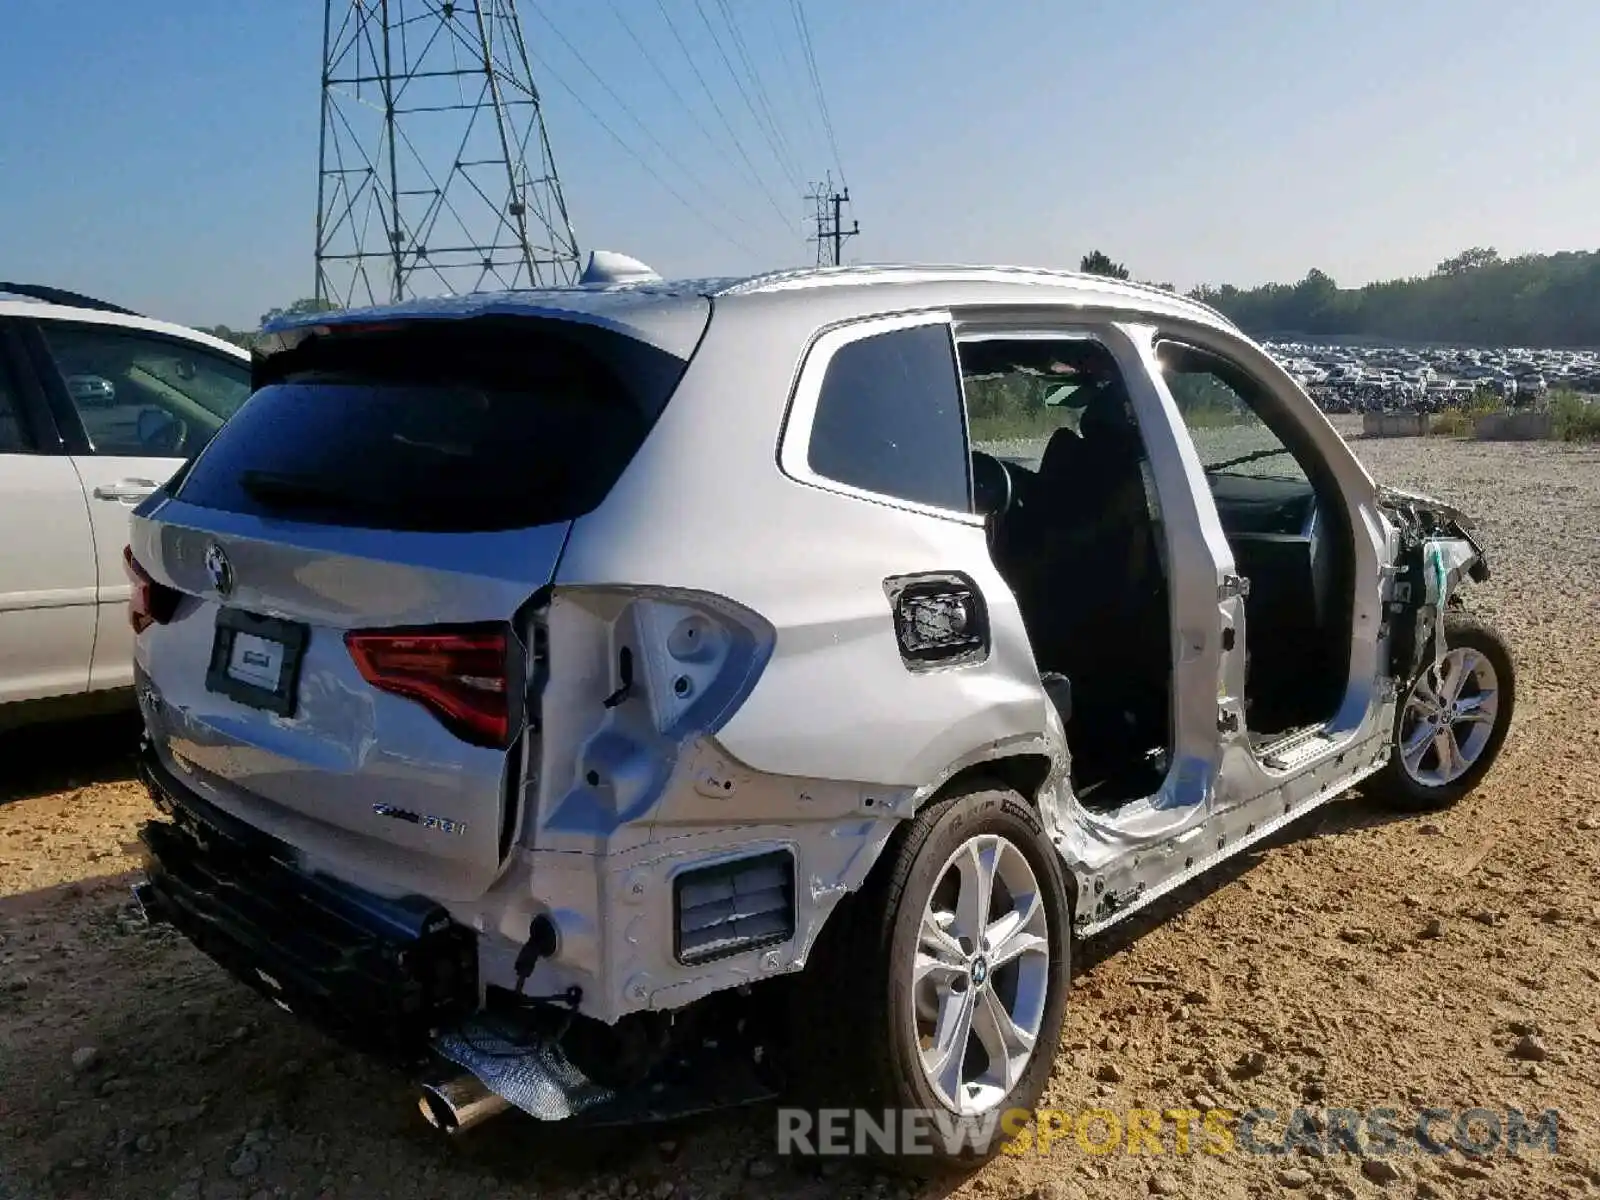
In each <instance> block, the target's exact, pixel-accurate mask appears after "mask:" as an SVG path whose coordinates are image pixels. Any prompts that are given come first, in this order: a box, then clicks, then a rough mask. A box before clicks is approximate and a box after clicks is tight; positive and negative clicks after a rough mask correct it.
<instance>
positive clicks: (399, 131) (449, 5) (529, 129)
mask: <svg viewBox="0 0 1600 1200" xmlns="http://www.w3.org/2000/svg"><path fill="white" fill-rule="evenodd" d="M326 5H327V7H326V9H325V11H324V17H323V36H322V46H323V49H322V146H321V151H320V154H319V158H320V163H319V174H318V180H317V251H316V258H317V286H316V295H317V299H318V300H321V301H323V302H324V303H329V304H334V305H340V306H344V307H350V306H355V305H362V304H374V303H382V302H385V301H389V300H403V299H406V298H408V297H411V296H427V295H439V294H457V295H459V294H462V293H466V292H477V291H487V290H493V289H498V288H526V287H540V286H553V285H557V284H563V283H570V282H572V281H573V280H574V279H576V278H577V275H578V271H579V262H578V244H577V239H576V237H575V235H574V234H573V232H572V222H571V221H570V220H569V218H568V216H567V205H566V201H565V199H564V198H563V197H562V194H561V181H560V179H559V178H557V176H556V166H555V160H554V158H553V157H552V155H551V153H550V140H549V138H548V136H547V135H546V132H545V125H544V116H543V113H542V110H541V106H540V99H539V90H538V88H537V87H535V86H534V82H533V73H532V71H531V70H530V68H529V66H528V48H527V45H526V43H525V42H524V41H523V38H522V27H521V23H520V22H519V21H518V19H517V9H516V0H326Z"/></svg>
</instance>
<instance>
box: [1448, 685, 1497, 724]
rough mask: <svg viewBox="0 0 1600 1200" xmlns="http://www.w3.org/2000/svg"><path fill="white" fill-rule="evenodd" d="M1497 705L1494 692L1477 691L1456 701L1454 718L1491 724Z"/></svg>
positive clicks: (1474, 722)
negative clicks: (1474, 694)
mask: <svg viewBox="0 0 1600 1200" xmlns="http://www.w3.org/2000/svg"><path fill="white" fill-rule="evenodd" d="M1499 707H1500V706H1499V703H1498V702H1497V698H1496V695H1495V693H1494V692H1492V691H1483V692H1479V693H1478V694H1477V695H1476V696H1466V697H1463V698H1462V699H1460V700H1457V701H1456V720H1457V721H1466V722H1469V723H1473V724H1486V725H1492V724H1493V723H1494V718H1495V714H1496V713H1497V712H1498V711H1499Z"/></svg>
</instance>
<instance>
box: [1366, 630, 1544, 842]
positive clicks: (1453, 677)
mask: <svg viewBox="0 0 1600 1200" xmlns="http://www.w3.org/2000/svg"><path fill="white" fill-rule="evenodd" d="M1445 643H1446V647H1445V656H1444V668H1445V670H1444V673H1443V675H1442V677H1441V676H1440V674H1439V673H1438V670H1437V667H1436V664H1434V663H1429V664H1428V665H1427V666H1425V667H1424V668H1423V669H1422V670H1421V671H1420V672H1419V673H1418V675H1417V676H1416V678H1415V679H1413V680H1411V681H1410V683H1409V684H1408V685H1407V686H1406V688H1405V690H1404V691H1403V692H1402V693H1401V697H1400V704H1399V706H1398V709H1397V710H1396V712H1395V721H1394V729H1393V731H1392V733H1391V734H1390V737H1391V739H1392V740H1391V744H1390V756H1389V762H1388V764H1387V765H1386V766H1385V767H1384V768H1383V770H1382V771H1381V772H1379V773H1378V774H1377V775H1375V776H1374V777H1373V779H1372V781H1371V782H1370V783H1369V784H1368V786H1367V788H1366V789H1365V790H1366V792H1367V794H1369V795H1371V796H1372V797H1373V798H1375V799H1377V800H1379V801H1381V802H1382V803H1384V804H1386V805H1388V806H1389V807H1391V808H1396V809H1399V810H1401V811H1403V812H1437V811H1439V810H1441V809H1445V808H1449V807H1450V806H1451V805H1453V804H1455V803H1456V802H1457V801H1458V800H1460V799H1461V797H1463V796H1465V795H1466V794H1467V793H1468V792H1470V791H1471V790H1472V789H1473V788H1475V787H1477V786H1478V783H1479V781H1481V780H1482V779H1483V777H1484V775H1485V774H1487V773H1488V771H1489V768H1490V767H1491V766H1493V765H1494V761H1495V759H1496V758H1497V757H1499V754H1500V748H1501V747H1502V746H1503V745H1504V744H1505V740H1506V733H1507V732H1508V731H1509V730H1510V728H1511V718H1512V714H1513V711H1514V710H1515V707H1516V698H1517V697H1516V691H1517V677H1516V664H1515V662H1514V661H1513V659H1512V657H1511V648H1510V647H1509V646H1508V645H1507V644H1506V640H1505V638H1504V637H1502V636H1501V635H1500V633H1499V632H1498V631H1497V630H1496V629H1495V628H1494V627H1493V626H1491V625H1489V624H1487V623H1486V622H1484V621H1480V620H1478V619H1476V618H1474V617H1469V616H1467V615H1466V614H1464V613H1447V614H1446V615H1445Z"/></svg>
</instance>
